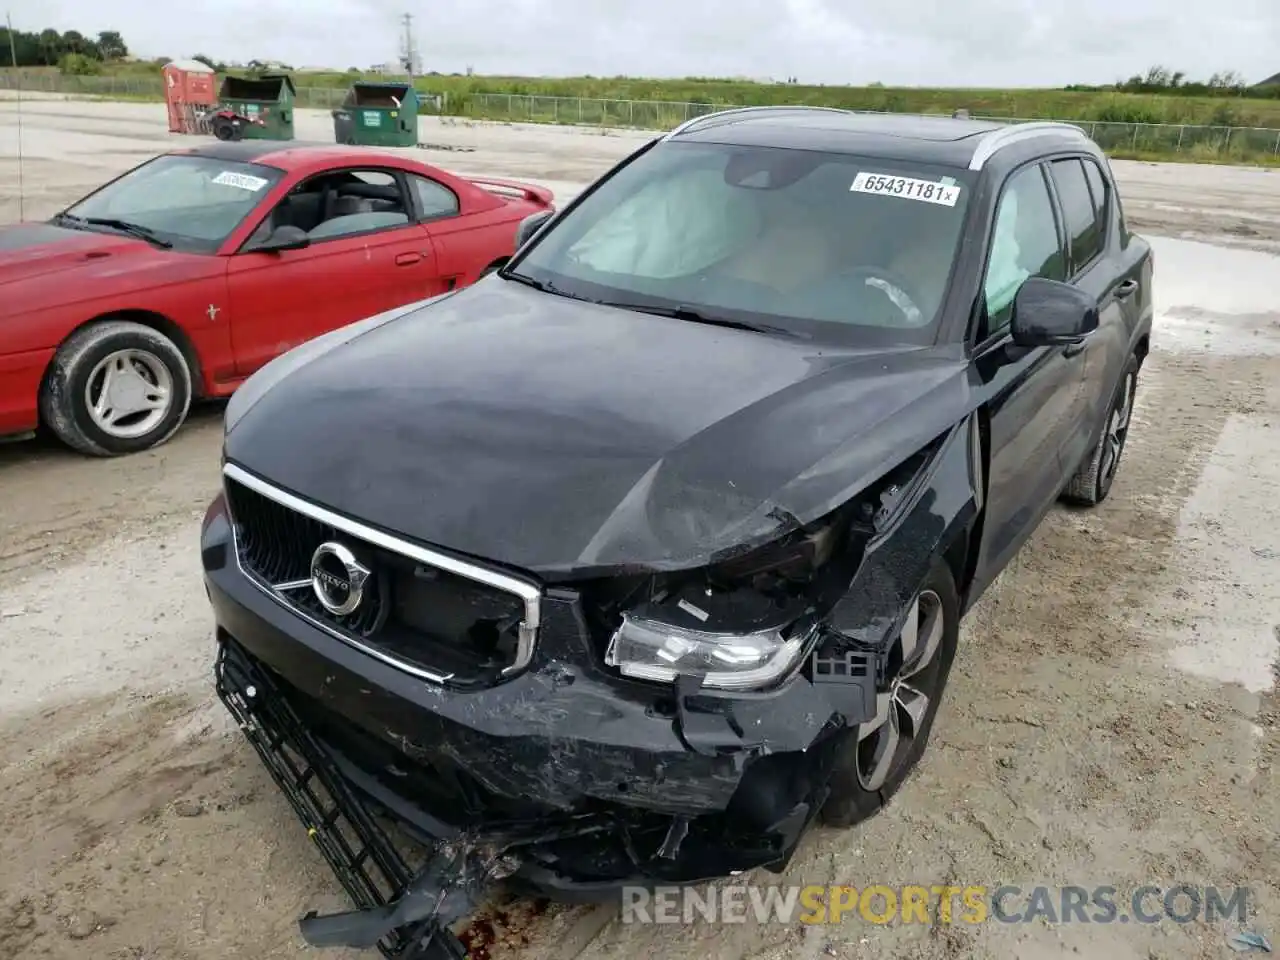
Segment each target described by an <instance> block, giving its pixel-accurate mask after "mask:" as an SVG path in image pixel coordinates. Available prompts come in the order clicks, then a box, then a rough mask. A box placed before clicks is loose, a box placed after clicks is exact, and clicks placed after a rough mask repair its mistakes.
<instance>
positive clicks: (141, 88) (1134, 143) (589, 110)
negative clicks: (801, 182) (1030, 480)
mask: <svg viewBox="0 0 1280 960" xmlns="http://www.w3.org/2000/svg"><path fill="white" fill-rule="evenodd" d="M0 89H22V90H30V91H33V92H44V93H62V94H71V95H81V96H100V97H108V98H113V99H139V100H141V99H146V100H155V99H163V97H164V82H163V80H162V78H161V77H159V76H151V77H147V76H140V77H119V76H109V77H74V76H64V75H62V74H56V73H18V74H14V73H0ZM297 91H298V96H297V105H298V106H299V107H311V108H316V109H322V110H332V109H334V108H335V107H338V106H340V105H341V103H342V100H343V98H344V97H345V96H346V94H347V90H346V88H337V87H312V86H299V87H298V88H297ZM419 96H420V97H421V98H422V101H423V104H424V112H426V113H432V114H434V113H440V114H446V115H453V116H466V117H473V118H475V119H483V120H506V121H510V122H524V123H564V124H587V125H593V126H601V127H633V128H638V129H646V130H669V129H671V128H672V127H675V126H677V125H679V124H681V123H684V122H685V121H686V120H690V119H692V118H693V117H697V116H702V115H704V114H708V113H714V112H716V111H717V110H725V109H730V108H731V107H732V106H733V105H731V104H713V103H692V102H683V101H674V100H672V101H668V100H607V99H600V98H592V97H539V96H528V95H524V94H509V93H472V94H466V95H462V96H450V95H448V94H431V93H425V92H420V94H419ZM974 119H978V120H999V121H1004V122H1020V121H1021V120H1022V119H1023V118H1013V117H975V118H974ZM1041 119H1045V118H1041ZM1068 122H1070V123H1074V124H1075V125H1076V126H1078V127H1080V128H1081V129H1082V130H1084V131H1085V132H1086V133H1087V134H1089V136H1090V137H1092V138H1093V139H1094V140H1095V141H1096V142H1097V143H1098V145H1099V146H1101V147H1102V148H1103V149H1104V150H1106V151H1107V152H1109V153H1123V154H1132V155H1139V156H1140V155H1143V154H1151V155H1156V156H1158V155H1168V154H1171V153H1172V154H1186V155H1187V156H1188V158H1190V159H1205V160H1213V159H1219V160H1221V159H1231V160H1239V161H1242V162H1248V161H1251V160H1252V161H1258V160H1266V159H1270V160H1276V159H1280V129H1274V128H1269V127H1223V126H1197V125H1193V124H1173V123H1116V122H1108V121H1102V120H1098V121H1092V120H1084V121H1068Z"/></svg>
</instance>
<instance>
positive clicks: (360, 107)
mask: <svg viewBox="0 0 1280 960" xmlns="http://www.w3.org/2000/svg"><path fill="white" fill-rule="evenodd" d="M333 135H334V139H335V140H337V141H338V143H353V144H354V143H358V144H362V145H363V146H367V147H415V146H417V145H418V91H417V90H415V89H414V88H413V87H411V86H410V85H409V84H407V83H364V82H360V83H353V84H352V85H351V89H350V90H348V91H347V96H346V98H345V99H344V100H343V101H342V106H341V107H340V108H339V109H337V110H334V111H333Z"/></svg>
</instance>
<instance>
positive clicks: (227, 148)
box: [171, 140, 403, 170]
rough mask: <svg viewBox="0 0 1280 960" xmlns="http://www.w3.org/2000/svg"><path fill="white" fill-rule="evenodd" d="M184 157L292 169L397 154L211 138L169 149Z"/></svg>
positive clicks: (328, 145) (329, 145) (337, 146)
mask: <svg viewBox="0 0 1280 960" xmlns="http://www.w3.org/2000/svg"><path fill="white" fill-rule="evenodd" d="M171 152H172V153H180V154H185V155H187V156H196V157H210V158H212V159H214V160H230V161H233V162H239V163H261V164H265V165H267V166H269V167H276V168H278V169H280V170H293V169H295V168H297V167H300V166H309V165H310V164H312V163H315V162H317V161H321V160H325V159H330V158H333V159H342V160H346V159H348V158H350V157H353V156H354V157H361V158H367V159H370V160H373V159H376V158H379V157H383V158H385V157H397V158H399V159H403V158H401V157H400V156H399V155H398V154H394V153H390V152H388V151H382V150H378V149H377V148H370V147H352V146H347V145H345V144H337V143H307V142H299V141H297V140H289V141H283V142H282V141H279V140H228V141H223V140H214V141H211V142H209V143H202V144H201V145H200V146H198V147H184V148H181V149H178V150H173V151H171Z"/></svg>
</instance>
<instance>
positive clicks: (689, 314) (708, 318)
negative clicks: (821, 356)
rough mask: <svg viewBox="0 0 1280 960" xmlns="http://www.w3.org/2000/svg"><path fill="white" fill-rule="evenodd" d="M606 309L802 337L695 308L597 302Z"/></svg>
mask: <svg viewBox="0 0 1280 960" xmlns="http://www.w3.org/2000/svg"><path fill="white" fill-rule="evenodd" d="M597 302H599V303H602V304H604V305H605V306H606V307H619V308H621V309H623V310H635V311H637V312H639V313H649V314H652V315H653V316H655V317H670V318H671V319H673V320H688V321H689V322H690V323H705V324H706V325H707V326H711V327H728V328H729V329H730V330H749V331H751V332H752V333H775V334H782V335H783V336H786V337H798V336H800V334H799V333H797V332H796V331H794V330H788V329H786V328H785V327H775V326H773V325H772V324H768V323H754V322H752V321H750V320H734V319H733V318H731V317H719V316H716V315H714V314H709V313H703V312H702V311H701V310H695V309H694V308H693V307H688V306H679V307H653V306H648V305H646V304H639V303H623V302H621V301H616V302H615V301H609V300H600V301H597Z"/></svg>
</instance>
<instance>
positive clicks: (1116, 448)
mask: <svg viewBox="0 0 1280 960" xmlns="http://www.w3.org/2000/svg"><path fill="white" fill-rule="evenodd" d="M1138 367H1139V362H1138V358H1137V357H1136V356H1132V355H1131V356H1130V357H1129V362H1128V363H1127V364H1126V365H1125V368H1124V376H1122V377H1121V378H1120V385H1119V387H1118V388H1117V389H1116V395H1115V396H1114V397H1112V399H1111V405H1110V406H1109V407H1107V418H1106V420H1104V421H1103V424H1102V433H1101V434H1100V435H1099V437H1098V442H1097V443H1095V444H1094V446H1093V449H1092V450H1090V451H1089V454H1088V456H1086V457H1085V458H1084V462H1083V463H1081V464H1080V467H1079V469H1078V470H1076V473H1075V476H1073V477H1072V478H1071V480H1070V481H1068V483H1067V486H1066V489H1065V490H1063V491H1062V499H1063V500H1065V501H1066V502H1068V503H1074V504H1077V505H1079V506H1082V507H1093V506H1097V505H1098V504H1099V503H1101V502H1102V501H1103V500H1105V499H1107V495H1108V494H1109V493H1111V485H1112V484H1113V483H1114V482H1115V479H1116V472H1117V471H1118V470H1119V469H1120V457H1121V455H1122V454H1123V453H1124V446H1125V441H1126V440H1128V439H1129V426H1130V424H1131V423H1132V422H1133V401H1134V397H1135V396H1136V395H1137V391H1138ZM1117 438H1118V439H1117Z"/></svg>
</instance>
